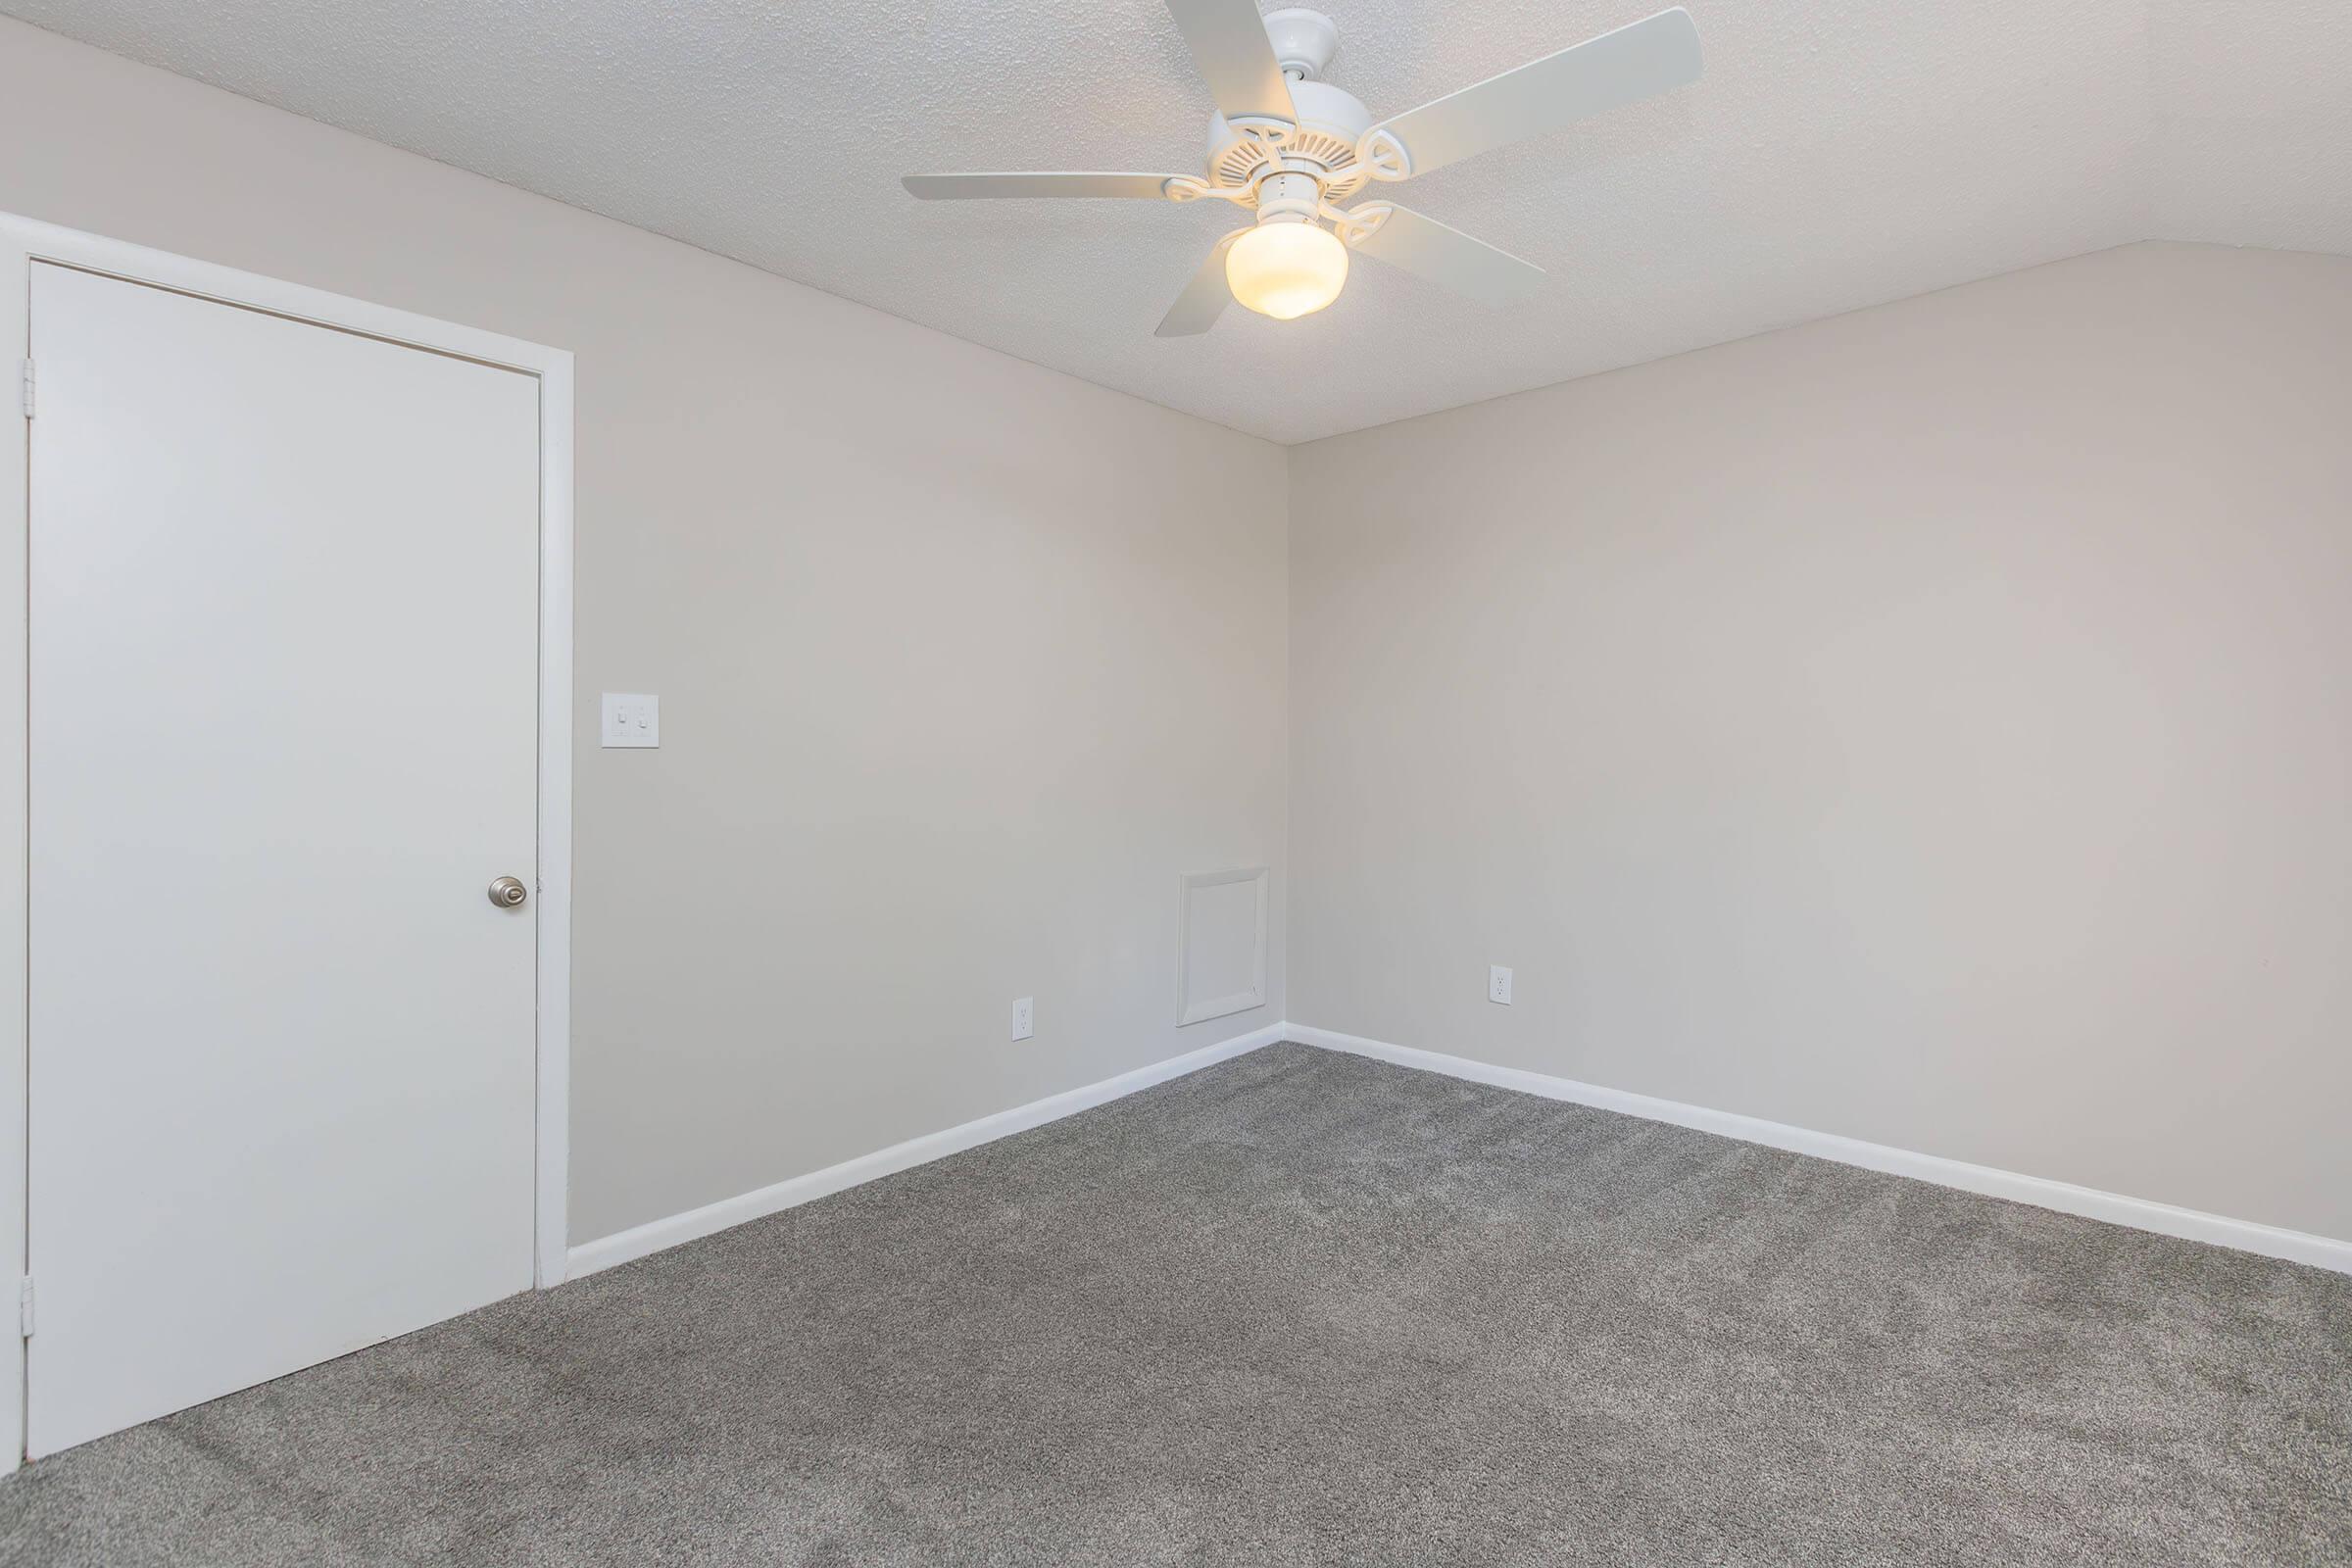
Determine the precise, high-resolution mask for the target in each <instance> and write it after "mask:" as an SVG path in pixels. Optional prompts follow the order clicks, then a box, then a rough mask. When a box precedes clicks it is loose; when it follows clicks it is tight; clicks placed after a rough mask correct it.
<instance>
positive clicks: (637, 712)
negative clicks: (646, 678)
mask: <svg viewBox="0 0 2352 1568" xmlns="http://www.w3.org/2000/svg"><path fill="white" fill-rule="evenodd" d="M604 738H605V744H606V745H607V746H660V745H661V744H662V699H661V698H659V697H656V696H653V695H652V694H651V693H648V692H607V693H605V727H604Z"/></svg>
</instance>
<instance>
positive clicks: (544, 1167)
mask: <svg viewBox="0 0 2352 1568" xmlns="http://www.w3.org/2000/svg"><path fill="white" fill-rule="evenodd" d="M36 262H56V263H61V264H63V265H65V266H67V267H74V268H79V269H81V270H84V271H91V272H100V273H104V274H106V275H108V276H111V277H120V278H123V279H126V280H128V281H131V282H137V283H150V284H155V285H157V286H160V287H163V288H169V289H174V290H176V291H178V292H180V293H183V294H193V295H198V296H201V297H203V298H206V299H214V300H221V301H223V302H225V303H227V304H231V305H241V306H245V307H248V308H250V309H254V310H261V311H268V312H270V313H271V314H273V315H277V316H283V317H287V318H290V319H295V320H302V321H312V322H316V323H318V324H319V325H322V326H328V327H334V328H337V329H340V330H343V331H348V332H358V333H362V334H365V335H366V336H368V337H374V338H381V339H384V340H385V341H387V342H393V343H403V344H408V345H410V346H412V347H416V348H421V349H429V350H433V351H435V352H437V353H442V354H454V355H458V356H460V357H462V358H465V359H469V360H479V361H482V362H484V363H486V364H490V365H496V366H503V367H505V368H509V369H515V370H520V371H523V372H524V373H526V374H530V375H535V376H537V377H538V378H539V889H538V903H539V916H538V937H539V958H538V977H537V987H538V1098H537V1131H536V1152H535V1161H534V1168H535V1170H536V1172H537V1176H536V1181H537V1192H536V1194H535V1195H534V1210H535V1215H534V1223H533V1236H534V1241H533V1256H532V1278H533V1280H534V1281H535V1282H536V1284H537V1285H538V1286H539V1288H540V1289H542V1290H545V1289H547V1288H548V1287H550V1286H552V1285H555V1284H557V1283H558V1282H560V1281H561V1280H562V1279H563V1278H564V1251H565V1243H566V1240H567V1238H566V1235H565V1230H566V1225H565V1214H564V1208H565V1201H566V1197H567V1193H568V1187H569V1170H570V1167H569V1150H568V1135H569V1130H570V1112H569V1101H570V1071H571V711H572V707H571V562H572V551H571V537H572V536H571V512H572V489H571V456H572V444H571V410H572V402H571V399H572V373H571V355H570V354H569V353H567V352H566V351H564V350H563V349H551V348H546V347H543V346H541V345H540V344H537V343H525V342H522V341H520V340H519V339H516V338H511V337H501V336H499V335H498V334H496V333H494V332H483V331H478V330H476V329H474V328H472V327H468V326H456V325H452V324H451V323H449V322H446V321H436V320H433V319H430V318H427V317H422V316H413V315H411V314H409V313H408V312H406V311H396V310H392V309H389V308H388V307H385V306H381V305H370V304H368V303H367V302H366V301H363V300H354V299H346V298H344V297H343V296H341V295H339V294H328V293H325V292H323V291H321V290H319V289H314V288H304V287H302V286H301V285H299V284H295V283H281V282H278V281H276V280H275V279H272V278H267V277H257V276H255V275H254V274H252V273H250V272H240V271H235V270H231V269H229V268H225V267H215V266H213V265H211V264H210V263H207V262H195V261H189V260H187V259H186V258H184V257H179V256H172V255H170V254H167V253H166V252H163V251H154V250H148V249H146V248H144V247H143V246H138V245H126V244H123V243H122V242H120V241H117V240H110V239H103V238H100V237H99V236H97V235H94V234H83V233H79V232H76V231H75V230H73V229H70V228H59V227H56V226H54V225H52V224H48V223H40V222H34V221H31V220H29V219H22V218H16V217H13V216H10V215H8V214H5V213H0V345H13V347H0V365H5V364H6V362H7V361H11V360H14V361H17V362H20V363H19V365H18V366H17V367H15V368H10V369H9V372H8V375H7V380H8V382H9V383H10V388H11V393H12V396H11V399H10V401H12V402H13V401H15V398H14V396H13V393H14V391H15V384H16V383H17V381H18V379H19V375H20V374H21V370H22V361H23V360H24V357H25V346H26V345H27V344H28V343H29V342H30V340H31V339H30V329H31V319H30V311H31V293H32V267H33V264H34V263H36ZM33 395H34V398H35V403H34V407H35V409H36V410H37V408H38V406H39V405H38V401H37V400H38V388H37V382H36V386H35V390H34V394H33ZM9 412H10V415H11V417H16V416H17V415H18V414H19V413H20V412H21V411H18V410H11V411H9ZM36 417H37V414H36ZM30 428H31V427H30V425H29V424H26V425H25V426H24V427H23V429H22V430H21V432H20V433H19V435H18V436H17V437H16V439H14V440H6V439H0V823H13V824H14V830H13V831H5V832H0V953H6V954H9V955H12V956H10V957H9V958H7V959H6V960H4V961H0V1281H22V1279H23V1278H24V1274H25V1262H26V1253H25V1221H26V1218H27V1215H26V1213H25V1201H26V1195H25V1135H26V1122H25V1115H26V1110H27V1107H26V1104H25V1071H26V1054H25V1050H26V1042H25V992H26V985H27V979H28V975H27V971H26V960H25V944H26V938H27V916H28V912H29V911H28V907H27V903H28V889H27V883H26V872H25V855H26V841H27V836H28V834H29V831H30V819H29V817H28V815H27V805H26V800H25V769H26V766H27V746H28V732H27V729H26V712H25V684H26V680H27V673H28V672H27V670H26V667H25V655H26V651H27V649H26V639H27V630H28V627H27V616H28V611H29V603H28V598H27V587H28V585H27V583H26V580H25V554H26V547H27V541H28V538H29V530H30V518H29V515H28V510H27V509H28V506H29V477H30V476H29V473H28V471H27V464H28V460H29V456H30V451H29V448H30ZM20 1289H21V1286H19V1285H13V1284H12V1285H11V1286H9V1288H8V1291H7V1296H6V1297H0V1312H4V1311H5V1309H6V1307H7V1306H8V1305H10V1304H13V1299H15V1298H17V1296H18V1293H19V1290H20ZM4 1321H5V1318H4V1317H0V1322H4ZM6 1343H7V1336H6V1331H5V1329H0V1345H4V1344H6ZM24 1453H25V1348H24V1343H23V1341H22V1340H19V1341H18V1342H16V1349H15V1352H14V1353H8V1352H6V1351H4V1350H0V1474H5V1473H6V1472H7V1471H10V1470H13V1469H15V1468H16V1466H17V1465H18V1463H19V1462H20V1461H21V1460H22V1458H23V1456H24Z"/></svg>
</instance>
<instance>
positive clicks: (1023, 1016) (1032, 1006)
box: [1012, 997, 1037, 1040]
mask: <svg viewBox="0 0 2352 1568" xmlns="http://www.w3.org/2000/svg"><path fill="white" fill-rule="evenodd" d="M1036 1033H1037V999H1036V998H1035V997H1023V998H1021V999H1020V1000H1019V1001H1017V1002H1015V1003H1014V1004H1013V1005H1012V1038H1013V1039H1015V1040H1026V1039H1028V1038H1029V1037H1030V1036H1031V1035H1034V1034H1036Z"/></svg>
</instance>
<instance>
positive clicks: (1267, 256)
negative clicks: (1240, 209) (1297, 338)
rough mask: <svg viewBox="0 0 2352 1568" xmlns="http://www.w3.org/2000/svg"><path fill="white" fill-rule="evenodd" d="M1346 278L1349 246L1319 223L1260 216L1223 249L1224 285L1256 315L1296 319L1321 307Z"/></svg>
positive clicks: (1343, 283) (1338, 292) (1278, 318)
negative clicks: (1248, 229)
mask: <svg viewBox="0 0 2352 1568" xmlns="http://www.w3.org/2000/svg"><path fill="white" fill-rule="evenodd" d="M1347 284H1348V247H1347V246H1346V245H1344V244H1342V243H1341V242H1340V236H1339V235H1337V234H1334V233H1333V232H1332V231H1331V230H1330V229H1328V228H1325V227H1323V226H1322V225H1321V224H1320V223H1312V222H1303V221H1297V220H1292V221H1282V220H1279V219H1278V220H1273V221H1267V222H1262V223H1260V224H1258V225H1257V227H1255V228H1253V229H1251V230H1250V231H1249V232H1248V233H1246V234H1244V235H1243V236H1242V237H1241V238H1239V239H1237V240H1235V241H1234V242H1233V244H1232V246H1231V247H1230V248H1228V249H1227V250H1226V252H1225V286H1226V287H1228V288H1230V289H1231V290H1233V297H1234V299H1235V300H1237V301H1238V302H1240V303H1241V304H1243V305H1245V306H1247V307H1248V308H1249V309H1250V310H1253V311H1255V312H1256V313H1257V314H1258V315H1260V316H1270V317H1272V318H1274V319H1276V320H1277V321H1290V320H1296V319H1298V318H1299V317H1301V316H1307V315H1310V314H1312V313H1313V312H1316V311H1319V310H1321V309H1323V307H1324V306H1326V305H1329V304H1330V303H1331V302H1332V301H1333V300H1336V299H1338V298H1339V297H1340V290H1341V289H1343V288H1345V287H1346V286H1347Z"/></svg>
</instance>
